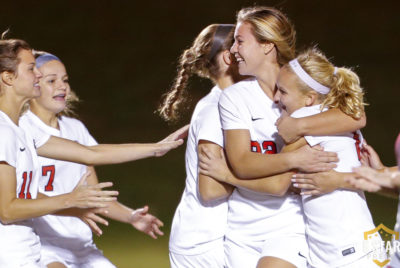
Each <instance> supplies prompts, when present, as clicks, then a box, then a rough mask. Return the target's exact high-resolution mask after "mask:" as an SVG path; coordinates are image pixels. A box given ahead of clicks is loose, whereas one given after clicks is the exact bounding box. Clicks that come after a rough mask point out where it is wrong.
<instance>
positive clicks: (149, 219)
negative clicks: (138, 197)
mask: <svg viewBox="0 0 400 268" xmlns="http://www.w3.org/2000/svg"><path fill="white" fill-rule="evenodd" d="M148 211H149V207H148V206H144V207H143V208H140V209H136V210H135V211H133V212H132V215H131V216H130V218H129V222H130V224H132V226H133V227H135V228H136V229H137V230H139V231H141V232H143V233H145V234H148V235H149V236H151V237H152V238H154V239H157V235H160V236H161V235H164V233H163V232H162V231H161V230H160V227H162V226H164V223H162V221H160V220H159V219H157V218H156V217H154V216H153V215H151V214H148V213H147V212H148Z"/></svg>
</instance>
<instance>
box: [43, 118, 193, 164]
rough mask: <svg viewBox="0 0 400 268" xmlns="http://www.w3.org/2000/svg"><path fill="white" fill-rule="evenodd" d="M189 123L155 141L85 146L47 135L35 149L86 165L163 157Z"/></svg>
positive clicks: (179, 140)
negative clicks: (44, 141)
mask: <svg viewBox="0 0 400 268" xmlns="http://www.w3.org/2000/svg"><path fill="white" fill-rule="evenodd" d="M188 127H189V126H185V127H182V128H181V129H179V130H177V131H175V132H174V133H172V134H171V135H169V136H168V137H167V138H165V139H164V140H162V141H160V142H158V143H149V144H99V145H96V146H84V145H81V144H79V143H77V142H73V141H70V140H66V139H62V138H58V137H54V136H52V137H50V139H49V140H48V141H47V142H46V143H45V144H44V145H43V146H41V147H39V148H38V149H37V153H38V155H40V156H44V157H48V158H53V159H58V160H65V161H71V162H77V163H82V164H85V165H104V164H117V163H123V162H128V161H134V160H138V159H142V158H147V157H151V156H162V155H164V154H166V153H167V152H168V151H169V150H171V149H174V148H176V147H178V146H179V145H181V144H182V143H183V140H182V137H183V136H186V133H187V130H188Z"/></svg>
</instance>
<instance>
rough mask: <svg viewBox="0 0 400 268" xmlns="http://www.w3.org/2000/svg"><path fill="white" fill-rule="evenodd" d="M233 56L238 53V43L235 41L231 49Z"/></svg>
mask: <svg viewBox="0 0 400 268" xmlns="http://www.w3.org/2000/svg"><path fill="white" fill-rule="evenodd" d="M230 51H231V53H232V54H235V53H236V52H237V42H236V41H235V42H234V43H233V45H232V47H231V49H230Z"/></svg>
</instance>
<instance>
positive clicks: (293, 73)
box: [274, 48, 376, 267]
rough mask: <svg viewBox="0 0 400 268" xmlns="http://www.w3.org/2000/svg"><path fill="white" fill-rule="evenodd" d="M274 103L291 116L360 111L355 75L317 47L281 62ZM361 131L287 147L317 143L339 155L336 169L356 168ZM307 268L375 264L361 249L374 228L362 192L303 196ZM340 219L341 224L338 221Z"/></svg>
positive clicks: (353, 114)
mask: <svg viewBox="0 0 400 268" xmlns="http://www.w3.org/2000/svg"><path fill="white" fill-rule="evenodd" d="M277 88H278V90H277V93H276V94H275V97H274V99H275V101H277V102H279V104H280V106H281V107H282V109H284V110H285V111H286V112H287V113H288V114H289V115H291V116H292V117H295V118H301V117H305V116H310V115H314V114H319V113H321V112H322V111H323V110H327V109H332V108H337V109H340V110H341V111H342V112H343V113H345V114H347V115H348V116H351V117H353V118H354V119H359V118H361V116H362V115H363V114H364V102H363V95H364V93H363V91H362V89H361V87H360V81H359V78H358V76H357V75H356V74H355V73H354V72H353V71H351V70H350V69H347V68H344V67H342V68H338V67H335V66H334V65H333V64H332V63H331V62H329V60H328V59H327V58H326V57H325V56H324V55H323V54H322V53H321V52H320V51H318V50H317V49H315V48H314V49H309V50H307V51H305V52H303V53H301V54H300V55H299V56H298V57H297V58H296V59H294V60H292V61H290V62H289V63H288V64H286V65H284V66H283V67H282V69H281V71H280V73H279V77H278V80H277ZM360 142H361V133H360V132H359V131H358V132H347V133H344V134H341V135H334V136H311V135H307V136H305V137H303V138H301V139H299V140H298V141H296V142H295V143H292V144H290V145H289V146H288V147H292V148H297V147H300V146H303V145H305V144H308V145H310V146H315V145H317V144H319V145H321V146H322V147H323V148H324V150H326V151H330V152H336V153H337V154H338V157H339V162H338V163H337V167H336V168H335V169H334V170H335V171H336V172H342V173H344V172H351V171H352V169H353V168H354V167H357V166H360V159H361V155H360V153H361V150H360ZM302 203H303V211H304V215H305V222H306V235H307V242H308V246H309V249H310V251H309V256H308V263H309V266H311V267H374V266H375V265H376V264H375V263H374V262H373V261H372V259H371V258H369V257H368V254H369V253H371V252H372V250H370V249H366V248H365V247H364V244H363V243H364V242H365V240H364V232H367V231H369V230H372V229H373V228H374V224H373V220H372V217H371V213H370V212H369V209H368V206H367V203H366V200H365V196H364V194H363V192H362V191H356V190H353V191H351V190H347V189H337V190H335V191H333V192H331V193H328V194H325V195H321V196H310V195H303V196H302ZM339 219H340V223H338V222H337V221H338V220H339Z"/></svg>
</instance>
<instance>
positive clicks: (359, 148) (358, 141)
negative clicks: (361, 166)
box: [353, 132, 361, 161]
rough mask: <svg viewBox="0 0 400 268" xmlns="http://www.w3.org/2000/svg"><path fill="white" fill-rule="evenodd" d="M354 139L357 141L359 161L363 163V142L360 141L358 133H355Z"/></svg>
mask: <svg viewBox="0 0 400 268" xmlns="http://www.w3.org/2000/svg"><path fill="white" fill-rule="evenodd" d="M353 139H355V141H356V144H355V145H356V150H357V156H358V160H359V161H361V147H360V145H361V141H360V135H358V133H357V132H354V136H353Z"/></svg>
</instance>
